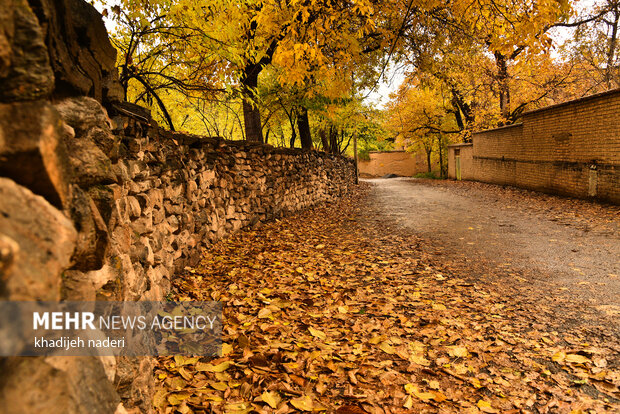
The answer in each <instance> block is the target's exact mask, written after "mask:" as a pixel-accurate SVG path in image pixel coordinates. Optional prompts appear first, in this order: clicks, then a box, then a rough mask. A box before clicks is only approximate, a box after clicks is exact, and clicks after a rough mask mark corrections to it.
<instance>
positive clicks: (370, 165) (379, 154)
mask: <svg viewBox="0 0 620 414" xmlns="http://www.w3.org/2000/svg"><path fill="white" fill-rule="evenodd" d="M358 166H359V172H360V174H361V175H367V176H372V177H382V176H384V175H386V174H396V175H402V176H404V177H411V176H412V175H415V174H418V173H421V172H426V171H428V167H427V162H426V154H424V152H416V153H411V152H407V151H404V150H403V151H371V152H370V160H369V161H366V160H360V161H359V163H358ZM433 169H434V170H435V169H436V165H433Z"/></svg>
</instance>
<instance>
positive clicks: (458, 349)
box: [448, 346, 469, 358]
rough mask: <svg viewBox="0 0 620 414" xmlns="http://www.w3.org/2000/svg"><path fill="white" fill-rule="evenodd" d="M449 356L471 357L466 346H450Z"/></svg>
mask: <svg viewBox="0 0 620 414" xmlns="http://www.w3.org/2000/svg"><path fill="white" fill-rule="evenodd" d="M448 355H450V356H451V357H455V358H465V357H467V356H468V355H469V352H468V351H467V348H465V347H464V346H449V347H448Z"/></svg>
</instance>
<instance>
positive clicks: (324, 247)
mask: <svg viewBox="0 0 620 414" xmlns="http://www.w3.org/2000/svg"><path fill="white" fill-rule="evenodd" d="M365 191H366V190H365V189H364V187H363V186H362V187H361V189H360V190H357V191H356V192H355V193H354V194H353V195H351V196H349V197H347V198H344V199H342V200H340V201H338V202H336V203H333V204H331V205H328V206H324V207H318V208H314V209H311V210H307V211H304V212H301V213H298V214H295V215H292V216H289V217H287V218H284V219H282V220H276V221H273V222H270V223H267V224H264V225H263V226H262V227H260V228H257V229H252V230H247V231H243V232H240V233H237V234H236V235H234V236H232V237H230V238H228V239H226V240H223V241H221V242H219V243H217V244H215V245H214V246H213V247H212V248H211V249H210V250H209V251H208V252H206V253H205V256H204V260H203V261H202V263H201V264H200V265H199V266H197V267H195V268H193V269H188V271H187V272H186V273H185V275H184V276H183V277H179V278H178V279H177V280H176V281H175V282H174V283H175V288H174V291H175V292H176V293H175V296H176V297H175V298H174V299H176V300H218V301H221V302H222V303H223V308H224V315H223V317H224V328H223V341H224V346H223V349H222V356H221V357H218V358H215V359H210V360H209V359H206V358H196V357H189V356H175V357H162V358H160V359H159V363H158V366H157V367H156V369H155V381H156V383H157V392H156V394H155V398H154V402H153V403H154V406H155V408H156V410H157V411H158V412H161V413H177V412H178V413H208V412H213V413H231V414H233V413H291V412H336V413H340V414H346V413H405V412H420V413H427V412H428V413H435V412H437V413H480V412H484V413H499V412H502V413H556V412H566V413H575V414H577V413H602V412H618V411H620V390H619V386H620V370H618V367H617V366H614V365H613V364H610V361H615V360H617V355H615V354H614V352H615V351H613V350H612V349H609V348H607V347H605V346H604V345H600V344H596V346H595V345H593V344H590V343H587V342H583V341H582V338H581V337H572V336H570V335H567V334H566V333H558V332H557V331H552V330H546V329H545V325H544V323H541V321H540V320H537V317H536V310H535V309H523V307H522V306H520V304H519V303H518V300H517V299H512V298H510V297H505V296H504V295H502V294H501V292H496V291H493V289H492V286H484V285H482V284H476V283H471V282H470V281H465V279H464V278H463V277H461V276H460V275H459V274H449V273H447V272H446V269H445V266H444V267H443V269H442V270H441V272H440V271H438V270H437V268H435V267H433V266H429V265H428V261H427V260H425V257H424V256H423V255H421V254H420V253H419V251H418V249H417V243H418V242H417V240H416V239H415V238H413V237H411V236H403V235H399V234H395V233H390V232H388V231H386V229H385V228H382V227H381V226H379V225H377V222H376V221H373V220H368V219H367V218H366V217H365V216H364V211H365V204H364V195H365Z"/></svg>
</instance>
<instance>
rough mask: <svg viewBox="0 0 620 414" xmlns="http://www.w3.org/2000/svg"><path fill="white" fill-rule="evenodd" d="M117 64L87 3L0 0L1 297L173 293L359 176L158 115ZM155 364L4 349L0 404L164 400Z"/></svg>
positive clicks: (115, 406) (102, 409)
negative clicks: (232, 244) (181, 278)
mask: <svg viewBox="0 0 620 414" xmlns="http://www.w3.org/2000/svg"><path fill="white" fill-rule="evenodd" d="M114 61H115V51H114V49H113V48H112V47H111V45H110V43H109V40H108V38H107V34H106V33H105V28H104V26H103V22H102V21H101V18H100V16H99V14H98V13H97V12H96V11H95V9H94V8H92V6H90V5H89V4H87V3H85V2H83V1H82V0H30V4H28V2H27V1H26V0H0V300H6V299H13V300H58V299H66V300H123V301H134V300H162V299H163V298H164V297H165V295H166V294H167V293H168V290H169V287H170V281H171V280H172V278H173V277H175V274H178V271H179V270H180V269H183V268H184V267H185V266H187V265H192V264H195V263H196V262H197V261H198V260H199V259H200V257H201V251H202V249H204V248H208V246H209V245H210V244H211V243H213V242H215V241H216V240H218V239H220V238H222V237H225V236H226V235H229V234H231V233H233V232H236V231H238V230H240V229H242V228H244V227H248V226H254V225H257V224H258V223H260V222H261V221H264V220H269V219H271V218H273V217H278V216H280V215H282V214H285V213H287V212H292V211H296V210H299V209H303V208H307V207H310V206H312V205H315V204H317V203H322V202H326V201H330V200H333V199H335V198H337V197H340V196H342V195H343V194H344V193H346V192H347V191H348V188H349V185H351V184H352V183H353V182H354V169H353V164H352V162H351V161H350V160H347V159H344V158H340V157H336V156H333V155H328V154H324V153H317V152H308V151H301V150H286V149H274V148H272V147H270V146H263V145H256V144H250V143H245V142H225V141H223V140H220V139H207V138H201V137H197V136H189V135H183V134H176V133H175V134H173V133H170V132H167V131H164V130H161V129H159V128H157V127H153V126H151V124H152V123H151V122H149V119H148V118H149V114H148V111H145V110H143V109H141V108H139V107H135V106H132V105H131V104H128V103H122V102H121V103H118V102H117V101H118V100H120V99H122V91H121V90H120V88H119V84H118V80H117V77H118V76H117V72H116V69H115V68H114ZM114 102H117V103H116V104H112V103H114ZM102 104H104V105H106V106H107V107H108V108H109V109H111V110H112V111H113V112H111V113H108V112H107V111H106V110H105V109H104V107H103V106H102ZM131 114H137V116H132V115H131ZM109 115H110V116H109ZM152 367H153V359H152V358H132V359H129V358H112V357H106V358H96V357H90V358H79V359H76V358H67V357H65V358H63V357H54V358H0V371H1V372H2V376H1V378H0V413H5V412H6V413H15V412H24V413H29V412H62V413H110V412H114V411H116V412H118V413H123V412H126V409H127V410H128V411H135V412H151V411H152V407H151V396H152V387H153V381H152Z"/></svg>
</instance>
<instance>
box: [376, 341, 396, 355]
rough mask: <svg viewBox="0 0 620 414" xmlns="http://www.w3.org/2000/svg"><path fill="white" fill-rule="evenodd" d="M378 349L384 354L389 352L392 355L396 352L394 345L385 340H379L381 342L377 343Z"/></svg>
mask: <svg viewBox="0 0 620 414" xmlns="http://www.w3.org/2000/svg"><path fill="white" fill-rule="evenodd" d="M379 349H381V350H382V351H383V352H385V353H386V354H390V355H394V354H395V353H396V350H395V349H394V347H393V346H392V345H390V344H389V343H388V342H387V341H383V342H381V344H379Z"/></svg>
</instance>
